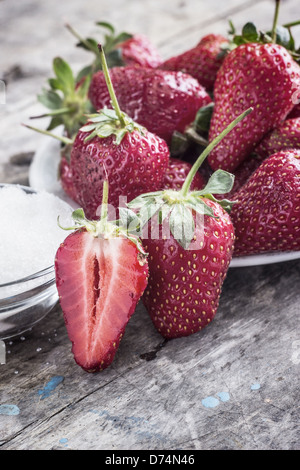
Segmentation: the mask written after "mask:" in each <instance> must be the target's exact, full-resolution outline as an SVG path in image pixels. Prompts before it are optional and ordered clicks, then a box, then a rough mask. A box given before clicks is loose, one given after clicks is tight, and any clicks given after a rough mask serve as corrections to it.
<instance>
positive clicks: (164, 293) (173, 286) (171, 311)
mask: <svg viewBox="0 0 300 470" xmlns="http://www.w3.org/2000/svg"><path fill="white" fill-rule="evenodd" d="M250 111H251V109H250V110H247V111H246V112H244V113H243V114H242V115H241V116H239V117H238V118H237V119H235V120H234V121H233V122H232V123H231V124H230V125H229V126H228V127H227V128H226V129H225V131H223V133H222V134H220V136H218V137H217V138H216V139H215V140H214V142H212V143H211V144H209V145H208V147H206V148H205V149H204V151H203V152H202V154H201V155H200V157H198V159H197V161H196V162H195V164H194V165H193V166H192V169H191V170H190V172H189V174H188V175H187V177H186V179H185V182H184V183H183V185H182V188H181V189H180V190H179V191H178V190H177V191H175V190H173V189H171V190H170V189H167V190H163V191H158V192H152V193H150V194H148V195H147V194H145V195H141V196H139V197H138V198H136V199H135V200H134V201H132V202H131V203H129V204H128V206H129V208H130V209H136V210H138V211H139V212H138V217H139V220H140V221H141V222H140V225H141V227H142V230H141V237H142V241H143V246H144V247H145V249H146V250H147V252H148V254H149V257H148V263H149V280H148V285H147V288H146V291H145V293H144V295H143V302H144V305H145V306H146V308H147V311H148V313H149V315H150V317H151V319H152V321H153V324H154V326H155V327H156V329H157V330H158V331H159V333H160V334H161V335H162V336H163V337H165V338H176V337H180V336H187V335H190V334H193V333H195V332H197V331H199V330H200V329H202V328H203V327H205V326H206V325H207V324H208V323H209V322H210V321H211V320H212V319H213V318H214V316H215V314H216V312H217V308H218V304H219V298H220V294H221V287H222V285H223V281H224V279H225V277H226V273H227V270H228V266H229V263H230V261H231V258H232V253H233V246H234V228H233V225H232V222H231V219H230V216H229V214H228V213H227V212H226V210H229V209H230V207H231V203H230V202H229V201H227V200H222V201H221V200H220V201H217V199H216V198H215V197H214V196H213V194H217V193H219V194H224V193H227V192H229V191H230V189H231V187H232V184H233V176H232V175H231V174H230V173H227V172H225V171H223V170H218V171H216V172H215V173H214V174H213V175H212V176H211V178H210V180H209V181H208V183H207V184H206V186H205V187H204V188H203V189H202V190H192V191H190V187H191V183H192V181H193V178H194V176H195V175H196V174H197V172H198V170H199V167H200V165H201V164H202V162H203V161H204V159H205V158H206V157H207V155H208V154H209V152H210V151H211V150H212V148H213V147H214V146H215V145H217V144H218V142H220V140H221V138H223V137H224V136H225V135H226V133H228V132H230V131H231V130H232V129H233V128H234V126H235V125H237V123H238V122H239V121H240V120H241V119H243V118H245V116H246V115H247V114H248V113H249V112H250Z"/></svg>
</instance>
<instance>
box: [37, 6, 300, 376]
mask: <svg viewBox="0 0 300 470" xmlns="http://www.w3.org/2000/svg"><path fill="white" fill-rule="evenodd" d="M275 3H276V11H275V19H277V18H278V11H279V10H278V9H279V1H278V0H277V1H276V2H275ZM98 24H99V26H101V27H104V28H106V29H107V35H106V37H105V43H104V44H103V45H100V44H98V42H97V41H95V40H94V39H92V38H87V39H84V38H81V37H80V36H79V34H78V33H77V32H75V31H74V30H73V28H72V27H71V26H69V25H68V29H69V30H70V31H71V32H72V33H73V34H74V35H75V36H76V37H77V39H78V44H77V45H78V46H79V47H82V48H84V49H85V50H87V51H89V52H90V53H91V54H93V61H92V62H91V63H90V64H89V65H88V66H86V67H84V69H82V70H81V71H80V73H79V74H78V76H77V77H75V76H74V74H73V72H72V70H71V68H70V67H69V65H68V64H67V63H66V62H65V61H64V60H63V59H61V58H56V59H54V61H53V68H54V72H55V78H52V79H49V89H45V90H43V92H42V94H41V95H40V96H39V99H40V101H41V102H42V103H43V104H44V105H45V106H47V107H48V109H49V111H47V112H46V113H45V115H44V116H47V117H49V116H50V117H51V120H50V124H49V126H48V128H47V130H45V131H43V130H39V132H43V133H45V134H48V135H53V134H52V130H53V129H55V128H56V127H58V126H61V125H62V126H63V129H64V134H63V136H58V135H54V137H56V138H58V139H60V140H61V142H62V147H61V155H62V158H61V165H60V178H61V183H62V186H63V188H64V190H65V192H66V193H67V194H68V195H69V196H70V197H71V198H72V199H73V200H74V201H76V202H77V203H78V204H79V206H80V207H81V208H82V209H78V210H77V211H74V214H73V217H74V221H75V225H74V227H72V230H73V232H72V233H71V234H70V235H69V236H68V237H67V238H66V240H65V242H64V243H63V244H62V245H61V246H60V247H59V249H58V251H57V256H56V260H55V266H56V278H57V288H58V292H59V296H60V303H61V307H62V310H63V313H64V318H65V321H66V326H67V330H68V334H69V337H70V340H71V342H72V344H73V354H74V357H75V360H76V362H77V363H78V364H79V365H80V366H81V367H82V368H83V369H85V370H87V371H98V370H102V369H104V368H105V367H107V366H108V365H109V364H111V362H112V360H113V358H114V355H115V353H116V351H117V349H118V345H119V342H120V339H121V337H122V335H123V333H124V330H125V327H126V325H127V323H128V321H129V318H130V317H131V315H132V314H133V312H134V310H135V307H136V305H137V302H138V301H139V299H140V298H142V300H143V303H144V305H145V307H146V309H147V310H148V312H149V315H150V316H151V319H152V321H153V324H154V326H155V327H156V329H157V330H158V331H159V332H160V334H161V335H162V336H163V337H165V338H169V339H170V338H176V337H180V336H187V335H190V334H192V333H196V332H197V331H199V330H201V329H202V328H203V327H205V326H206V325H207V324H208V323H209V322H210V321H211V320H212V319H213V318H214V316H215V314H216V311H217V309H218V304H219V299H220V295H221V289H222V284H223V281H224V279H225V277H226V273H227V270H228V267H229V265H230V261H231V259H232V256H248V255H252V254H259V253H269V252H274V251H291V250H300V105H299V100H300V66H299V64H298V62H300V51H299V49H298V50H297V49H296V47H295V41H294V39H293V37H292V32H291V25H285V26H280V27H278V26H276V21H275V20H274V23H273V28H272V30H271V31H269V32H261V31H258V30H257V29H256V27H255V26H254V25H253V24H252V23H247V24H246V25H245V26H244V28H243V30H242V33H241V34H240V35H238V34H236V32H235V30H234V28H233V26H232V24H231V31H230V33H229V35H228V37H226V38H225V37H223V36H220V35H215V34H213V33H212V34H209V35H207V36H205V37H204V38H202V39H201V40H200V42H199V44H197V45H196V46H195V47H194V48H192V49H190V50H188V51H186V52H185V53H183V54H181V55H179V56H177V57H172V58H170V59H168V60H166V61H163V60H162V58H161V57H160V54H159V52H158V51H157V49H156V48H155V47H154V46H153V45H152V44H151V43H150V41H149V40H148V39H147V38H145V37H144V36H141V35H129V34H127V33H121V34H119V35H116V33H115V30H114V28H113V27H112V26H111V25H109V24H107V23H98ZM293 24H295V22H294V23H293ZM39 117H40V116H39ZM28 127H31V126H28ZM31 128H32V129H35V130H38V129H36V128H33V127H31ZM199 155H200V156H199ZM124 198H125V202H126V203H125V204H121V203H120V201H122V200H124ZM111 208H115V217H112V216H111Z"/></svg>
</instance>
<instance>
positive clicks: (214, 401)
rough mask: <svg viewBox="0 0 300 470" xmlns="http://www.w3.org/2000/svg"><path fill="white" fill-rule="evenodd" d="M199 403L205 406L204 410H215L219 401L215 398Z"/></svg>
mask: <svg viewBox="0 0 300 470" xmlns="http://www.w3.org/2000/svg"><path fill="white" fill-rule="evenodd" d="M201 403H202V405H203V406H205V408H215V407H216V406H218V405H219V404H220V402H219V400H218V399H217V398H215V397H206V398H203V400H202V401H201Z"/></svg>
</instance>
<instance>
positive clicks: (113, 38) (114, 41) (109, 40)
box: [66, 21, 132, 78]
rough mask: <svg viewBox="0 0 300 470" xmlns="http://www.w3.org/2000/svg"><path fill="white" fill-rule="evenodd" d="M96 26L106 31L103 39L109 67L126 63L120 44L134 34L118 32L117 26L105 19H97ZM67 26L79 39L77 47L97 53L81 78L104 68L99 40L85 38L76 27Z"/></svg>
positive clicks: (83, 70)
mask: <svg viewBox="0 0 300 470" xmlns="http://www.w3.org/2000/svg"><path fill="white" fill-rule="evenodd" d="M96 26H99V27H100V28H102V29H104V30H105V31H106V33H105V35H104V41H103V49H104V52H105V55H106V58H107V63H108V67H109V68H111V67H116V66H122V65H124V61H123V59H122V51H121V49H120V47H119V46H120V45H121V44H122V43H123V42H124V41H127V40H128V39H131V38H132V34H129V33H127V32H121V33H116V31H115V28H114V27H113V26H112V25H111V24H110V23H107V22H104V21H97V22H96ZM66 28H67V29H68V30H69V31H70V33H71V34H72V35H73V36H74V37H75V38H76V39H77V40H78V43H77V47H80V48H82V49H84V50H85V51H88V52H92V53H93V54H94V55H95V59H94V60H93V62H92V63H91V64H89V65H87V66H86V67H84V69H82V71H81V72H80V74H79V78H81V77H82V76H84V75H86V74H90V73H93V72H95V71H96V70H100V69H101V68H102V64H101V60H100V58H99V54H98V42H99V41H96V40H95V39H93V38H90V37H88V38H83V37H82V36H81V35H80V34H79V33H78V32H77V31H75V29H74V28H73V27H72V26H71V25H69V24H66Z"/></svg>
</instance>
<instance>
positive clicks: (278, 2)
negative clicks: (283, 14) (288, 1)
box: [271, 0, 280, 43]
mask: <svg viewBox="0 0 300 470" xmlns="http://www.w3.org/2000/svg"><path fill="white" fill-rule="evenodd" d="M279 6H280V0H275V13H274V18H273V26H272V33H271V36H272V42H274V43H275V42H276V27H277V21H278V14H279Z"/></svg>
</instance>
